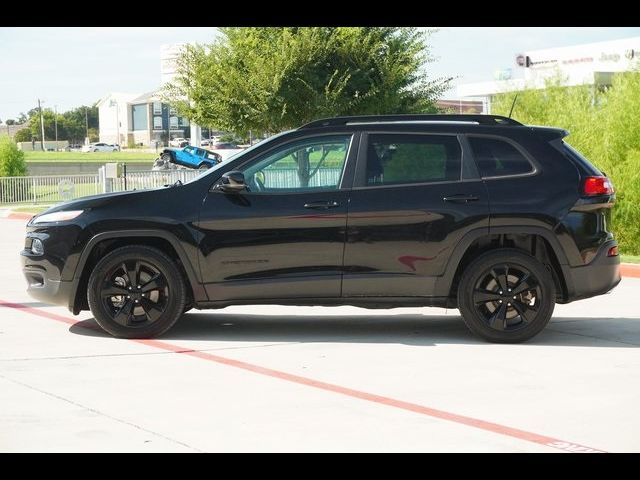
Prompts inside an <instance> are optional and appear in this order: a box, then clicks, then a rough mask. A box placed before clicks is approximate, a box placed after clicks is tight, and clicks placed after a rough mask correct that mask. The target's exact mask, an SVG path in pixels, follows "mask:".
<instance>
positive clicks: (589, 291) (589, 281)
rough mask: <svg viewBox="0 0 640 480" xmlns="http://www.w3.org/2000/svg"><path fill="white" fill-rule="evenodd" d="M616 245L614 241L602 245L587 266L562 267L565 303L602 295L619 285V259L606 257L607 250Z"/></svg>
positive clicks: (617, 257)
mask: <svg viewBox="0 0 640 480" xmlns="http://www.w3.org/2000/svg"><path fill="white" fill-rule="evenodd" d="M617 244H618V243H617V242H616V241H615V240H611V241H609V242H606V243H605V244H603V245H602V246H601V247H600V249H599V250H598V253H597V255H596V256H595V258H594V259H593V260H592V261H591V263H589V264H588V265H584V266H581V267H569V266H564V267H563V270H564V276H565V279H566V283H567V293H568V298H567V300H566V303H569V302H573V301H575V300H581V299H583V298H589V297H595V296H596V295H602V294H603V293H607V292H609V291H610V290H612V289H613V288H614V287H615V286H616V285H618V284H619V283H620V257H619V256H615V257H608V256H607V253H608V251H609V249H610V248H611V247H615V246H616V245H617Z"/></svg>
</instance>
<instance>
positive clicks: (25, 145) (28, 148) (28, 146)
mask: <svg viewBox="0 0 640 480" xmlns="http://www.w3.org/2000/svg"><path fill="white" fill-rule="evenodd" d="M17 145H18V149H20V150H22V151H23V152H34V151H35V152H41V151H42V146H41V145H40V141H39V140H36V142H35V143H32V142H18V143H17ZM68 146H69V142H68V141H67V140H58V143H56V142H55V140H52V141H49V140H47V141H45V142H44V148H45V149H47V150H48V149H50V148H53V149H54V150H58V149H64V148H67V147H68Z"/></svg>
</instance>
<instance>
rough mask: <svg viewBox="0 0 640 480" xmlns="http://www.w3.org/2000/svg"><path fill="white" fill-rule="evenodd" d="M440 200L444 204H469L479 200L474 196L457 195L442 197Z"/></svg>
mask: <svg viewBox="0 0 640 480" xmlns="http://www.w3.org/2000/svg"><path fill="white" fill-rule="evenodd" d="M442 200H444V201H445V202H452V203H469V202H477V201H478V200H480V199H479V198H478V197H476V196H475V195H464V194H459V195H451V196H450V197H444V198H443V199H442Z"/></svg>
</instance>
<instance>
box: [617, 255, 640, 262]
mask: <svg viewBox="0 0 640 480" xmlns="http://www.w3.org/2000/svg"><path fill="white" fill-rule="evenodd" d="M620 260H621V261H623V262H625V263H640V255H620Z"/></svg>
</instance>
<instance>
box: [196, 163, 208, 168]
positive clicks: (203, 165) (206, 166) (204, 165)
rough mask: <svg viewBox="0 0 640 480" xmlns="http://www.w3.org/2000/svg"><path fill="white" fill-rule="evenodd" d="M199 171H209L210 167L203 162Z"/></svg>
mask: <svg viewBox="0 0 640 480" xmlns="http://www.w3.org/2000/svg"><path fill="white" fill-rule="evenodd" d="M198 170H209V165H207V164H206V163H204V162H202V163H201V164H200V165H198Z"/></svg>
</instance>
